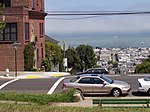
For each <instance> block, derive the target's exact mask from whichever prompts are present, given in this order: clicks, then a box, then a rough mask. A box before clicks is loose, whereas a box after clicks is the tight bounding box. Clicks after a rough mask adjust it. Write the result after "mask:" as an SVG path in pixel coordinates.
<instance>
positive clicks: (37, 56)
mask: <svg viewBox="0 0 150 112" xmlns="http://www.w3.org/2000/svg"><path fill="white" fill-rule="evenodd" d="M37 60H39V49H37Z"/></svg>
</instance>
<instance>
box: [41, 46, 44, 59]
mask: <svg viewBox="0 0 150 112" xmlns="http://www.w3.org/2000/svg"><path fill="white" fill-rule="evenodd" d="M41 55H42V59H43V58H44V50H43V47H42V48H41Z"/></svg>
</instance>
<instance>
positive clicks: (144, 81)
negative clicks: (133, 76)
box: [138, 76, 150, 95]
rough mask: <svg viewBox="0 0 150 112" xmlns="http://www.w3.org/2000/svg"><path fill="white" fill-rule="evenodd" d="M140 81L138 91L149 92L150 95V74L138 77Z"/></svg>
mask: <svg viewBox="0 0 150 112" xmlns="http://www.w3.org/2000/svg"><path fill="white" fill-rule="evenodd" d="M138 83H139V87H138V91H139V92H147V93H148V95H150V76H148V77H145V78H140V79H138Z"/></svg>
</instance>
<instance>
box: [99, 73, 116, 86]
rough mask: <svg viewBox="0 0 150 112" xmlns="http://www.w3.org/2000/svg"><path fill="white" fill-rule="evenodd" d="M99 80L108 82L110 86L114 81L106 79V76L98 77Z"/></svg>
mask: <svg viewBox="0 0 150 112" xmlns="http://www.w3.org/2000/svg"><path fill="white" fill-rule="evenodd" d="M100 78H102V79H103V80H105V81H106V82H108V83H110V84H112V83H113V82H114V80H112V79H110V78H108V77H106V76H103V75H102V76H100Z"/></svg>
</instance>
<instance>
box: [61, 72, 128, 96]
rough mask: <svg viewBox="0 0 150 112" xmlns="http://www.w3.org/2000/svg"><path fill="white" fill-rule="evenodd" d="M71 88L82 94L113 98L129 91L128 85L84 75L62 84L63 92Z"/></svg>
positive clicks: (105, 78) (100, 77)
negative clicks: (107, 95)
mask: <svg viewBox="0 0 150 112" xmlns="http://www.w3.org/2000/svg"><path fill="white" fill-rule="evenodd" d="M73 88H74V89H77V90H78V91H79V92H80V93H82V94H112V95H113V96H115V97H118V96H120V95H121V94H128V92H129V91H130V90H131V87H130V85H129V84H128V83H126V82H123V81H118V80H112V79H110V78H108V77H106V76H103V75H99V74H93V75H92V74H86V75H80V76H76V77H74V78H72V79H69V80H67V79H66V80H65V81H64V84H63V92H66V91H68V90H70V89H73Z"/></svg>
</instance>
